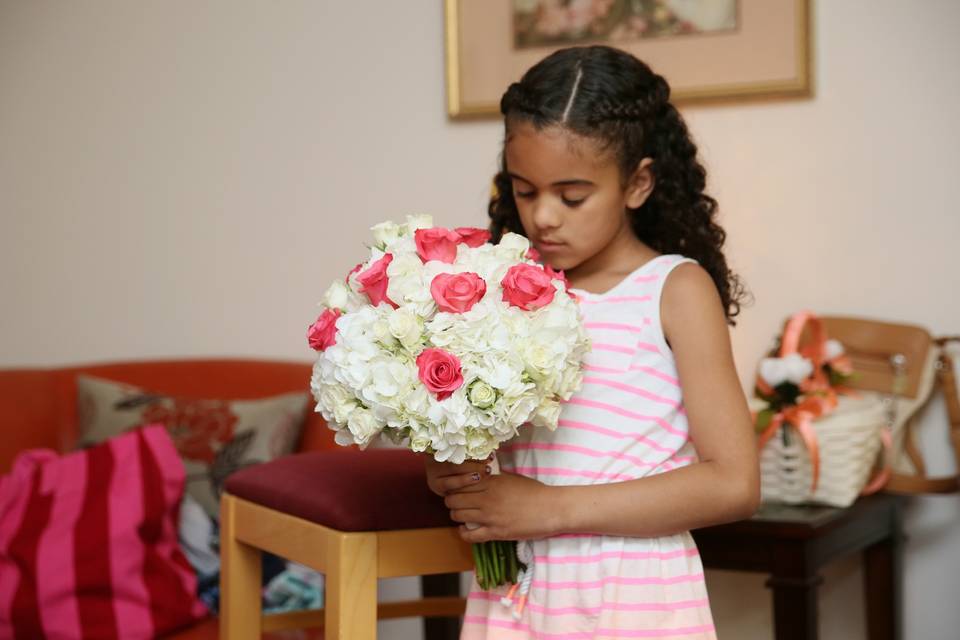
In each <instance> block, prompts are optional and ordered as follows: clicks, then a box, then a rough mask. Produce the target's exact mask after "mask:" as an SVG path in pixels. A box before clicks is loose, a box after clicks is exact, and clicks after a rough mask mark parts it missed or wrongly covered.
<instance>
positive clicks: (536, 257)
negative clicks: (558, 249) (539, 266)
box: [524, 247, 540, 262]
mask: <svg viewBox="0 0 960 640" xmlns="http://www.w3.org/2000/svg"><path fill="white" fill-rule="evenodd" d="M524 257H525V258H526V259H527V260H533V261H534V262H540V252H539V251H537V250H536V249H534V248H533V247H530V248H529V249H527V255H526V256H524Z"/></svg>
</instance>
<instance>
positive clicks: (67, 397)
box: [0, 359, 336, 640]
mask: <svg viewBox="0 0 960 640" xmlns="http://www.w3.org/2000/svg"><path fill="white" fill-rule="evenodd" d="M310 370H311V367H310V364H307V363H301V362H282V361H269V360H236V359H222V360H159V361H142V362H124V363H111V364H96V365H84V366H70V367H63V368H43V369H40V368H17V369H0V416H2V417H0V473H6V472H7V471H8V470H9V469H10V466H11V464H12V462H13V459H14V458H15V457H16V456H17V454H18V453H19V452H20V451H23V450H25V449H32V448H37V447H43V448H49V449H54V450H57V451H69V450H70V449H72V448H73V446H74V443H75V442H76V440H77V436H78V434H77V408H76V376H77V374H80V373H83V374H89V375H92V376H97V377H101V378H107V379H110V380H117V381H119V382H126V383H129V384H133V385H136V386H139V387H142V388H144V389H148V390H150V391H156V392H159V393H164V394H170V395H176V396H181V397H191V398H229V399H253V398H261V397H266V396H272V395H277V394H281V393H287V392H291V391H301V390H303V391H306V390H307V389H308V388H309V384H310ZM312 406H313V404H312V403H310V405H309V407H312ZM335 447H336V444H335V443H334V441H333V432H332V431H330V430H329V429H328V428H327V427H326V424H325V423H324V421H323V418H322V417H321V416H320V415H319V414H317V413H314V412H313V411H310V410H309V408H308V415H307V419H306V423H305V425H304V429H303V435H302V438H301V442H300V447H299V450H300V451H312V450H321V449H333V448H335ZM293 634H296V635H284V634H282V633H277V634H270V635H267V636H265V637H270V638H278V639H279V638H285V637H290V638H300V639H306V638H308V637H310V638H320V637H322V635H320V634H319V633H318V634H316V635H313V636H306V635H304V634H303V632H296V631H295V632H293ZM172 637H173V638H176V639H177V640H210V639H216V638H217V621H216V620H215V619H209V620H206V621H205V622H203V623H201V624H200V625H197V626H195V627H191V628H189V629H186V630H184V631H183V632H181V633H179V634H176V635H174V636H172Z"/></svg>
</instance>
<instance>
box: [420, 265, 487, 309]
mask: <svg viewBox="0 0 960 640" xmlns="http://www.w3.org/2000/svg"><path fill="white" fill-rule="evenodd" d="M486 292H487V283H486V282H484V281H483V278H481V277H480V276H478V275H477V274H475V273H441V274H439V275H437V276H436V277H435V278H434V279H433V282H431V283H430V294H431V295H433V299H434V300H435V301H436V303H437V306H438V307H440V310H441V311H449V312H451V313H466V312H467V311H470V309H472V308H473V305H475V304H477V303H478V302H480V299H481V298H483V294H485V293H486Z"/></svg>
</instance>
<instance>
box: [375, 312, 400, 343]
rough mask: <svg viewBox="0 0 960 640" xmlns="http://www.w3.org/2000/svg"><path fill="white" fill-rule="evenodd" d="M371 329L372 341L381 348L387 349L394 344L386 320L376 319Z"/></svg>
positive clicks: (394, 341) (394, 340) (388, 323)
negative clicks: (380, 345)
mask: <svg viewBox="0 0 960 640" xmlns="http://www.w3.org/2000/svg"><path fill="white" fill-rule="evenodd" d="M371 329H372V330H373V336H374V339H376V341H377V342H379V343H380V344H382V345H383V346H385V347H387V348H388V349H389V348H391V347H393V346H394V345H395V344H396V342H397V341H396V339H395V338H394V337H393V334H392V333H390V322H389V321H388V320H385V319H383V318H380V319H378V320H377V321H376V322H374V323H373V326H372V327H371Z"/></svg>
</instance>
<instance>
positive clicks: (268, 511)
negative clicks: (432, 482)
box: [220, 449, 473, 640]
mask: <svg viewBox="0 0 960 640" xmlns="http://www.w3.org/2000/svg"><path fill="white" fill-rule="evenodd" d="M452 525H453V523H452V522H451V520H450V519H449V512H448V511H447V509H446V508H445V507H444V505H443V501H442V499H440V498H439V497H437V496H435V495H434V494H433V493H431V492H430V490H429V489H428V488H427V485H426V479H425V477H424V472H423V461H422V459H421V458H420V457H419V456H417V455H415V454H412V453H410V452H408V451H402V450H394V449H381V450H370V451H365V452H360V451H355V450H343V451H324V452H313V453H303V454H297V455H294V456H289V457H286V458H281V459H278V460H275V461H273V462H269V463H266V464H262V465H257V466H254V467H248V468H246V469H243V470H241V471H239V472H237V473H235V474H233V475H232V476H231V477H230V478H229V479H228V480H227V483H226V487H225V493H224V495H223V497H222V499H221V522H220V526H221V531H220V545H221V546H220V557H221V575H220V590H221V595H220V602H221V605H220V609H221V610H220V637H221V638H224V639H229V640H247V639H252V638H257V639H258V638H260V634H261V632H262V631H272V630H280V629H293V628H308V627H317V626H323V627H324V629H325V638H326V639H327V640H334V639H337V640H341V639H342V640H372V639H373V638H376V635H377V619H378V618H401V617H413V616H425V617H426V616H449V617H459V616H462V615H463V611H464V608H465V601H464V599H463V598H461V597H459V596H433V597H424V598H421V599H419V600H411V601H404V602H393V603H385V604H380V605H378V604H377V579H378V578H393V577H399V576H425V575H432V574H443V573H452V572H459V571H466V570H469V569H472V567H473V560H472V556H471V553H470V546H469V545H468V544H466V543H464V542H463V541H462V540H460V538H459V536H458V534H457V530H456V528H455V527H454V526H452ZM262 551H269V552H270V553H274V554H276V555H278V556H281V557H283V558H287V559H288V560H293V561H295V562H299V563H301V564H304V565H307V566H309V567H312V568H314V569H316V570H317V571H320V572H322V573H323V574H324V575H325V578H326V591H325V602H324V604H325V608H324V609H323V610H321V611H311V612H297V613H288V614H276V615H267V616H264V615H263V614H262V612H261V607H260V594H261V552H262Z"/></svg>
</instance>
